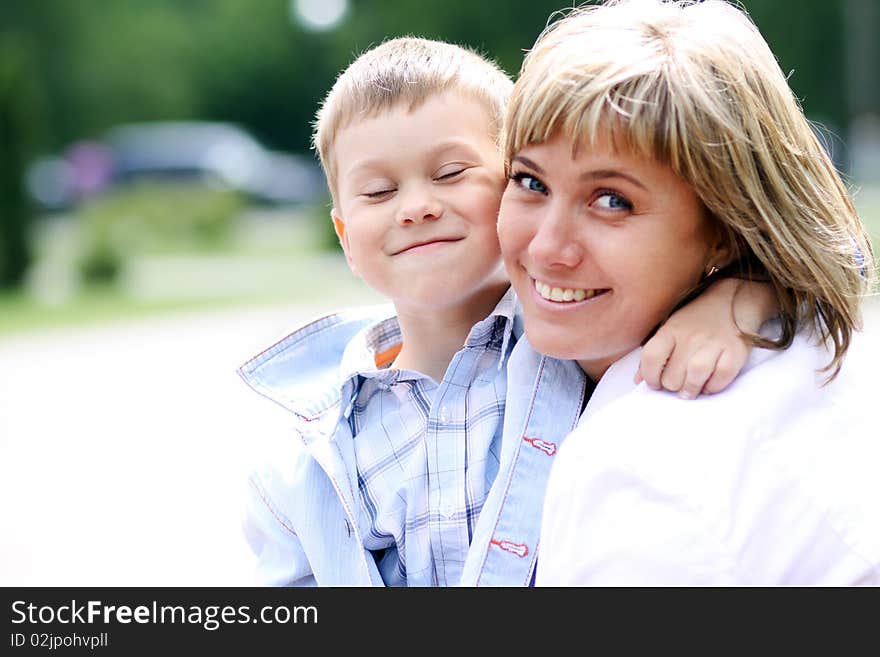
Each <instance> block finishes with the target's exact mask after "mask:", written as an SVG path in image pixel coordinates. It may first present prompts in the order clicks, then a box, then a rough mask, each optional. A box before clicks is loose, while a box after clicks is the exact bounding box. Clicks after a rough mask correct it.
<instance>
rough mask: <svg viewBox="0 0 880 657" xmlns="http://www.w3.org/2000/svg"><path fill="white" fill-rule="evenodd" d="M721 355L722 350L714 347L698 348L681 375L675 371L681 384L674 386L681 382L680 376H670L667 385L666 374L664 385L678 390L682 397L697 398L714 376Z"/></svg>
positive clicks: (669, 388)
mask: <svg viewBox="0 0 880 657" xmlns="http://www.w3.org/2000/svg"><path fill="white" fill-rule="evenodd" d="M720 357H721V352H720V351H719V350H718V349H716V348H713V347H704V348H702V349H700V350H698V351H697V352H696V353H694V354H693V355H692V356H691V357H690V359H689V360H688V362H687V363H686V365H685V367H684V368H683V370H684V371H683V372H682V373H681V374H680V375H678V373H677V372H675V373H673V376H680V385H678V387H677V388H676V387H674V386H675V385H676V384H678V383H679V379H678V378H670V380H669V385H666V383H667V381H666V377H665V376H664V377H663V387H664V388H666V389H667V390H671V391H673V392H676V391H677V392H678V396H679V397H681V398H682V399H696V398H697V396H699V394H700V393H701V392H705V385H706V383H707V382H708V381H709V379H711V378H712V376H714V372H715V370H716V368H717V364H718V361H719V360H720ZM667 369H668V366H667Z"/></svg>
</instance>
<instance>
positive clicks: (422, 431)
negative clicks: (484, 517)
mask: <svg viewBox="0 0 880 657" xmlns="http://www.w3.org/2000/svg"><path fill="white" fill-rule="evenodd" d="M515 309H516V299H515V296H514V294H513V291H512V290H509V291H508V292H507V294H506V295H505V296H504V297H503V298H502V299H501V301H500V302H499V303H498V305H497V306H496V308H495V310H494V311H493V312H492V313H491V315H489V317H487V318H486V319H485V320H483V321H481V322H479V323H477V324H476V325H475V326H474V327H473V329H472V330H471V332H470V334H469V335H468V338H467V340H466V342H465V344H464V347H463V348H462V349H461V350H460V351H459V352H458V353H456V354H455V356H454V357H453V359H452V362H451V363H450V365H449V368H448V369H447V371H446V375H445V376H444V378H443V380H442V381H441V382H440V383H439V384H438V383H436V382H434V381H433V379H431V378H430V377H428V376H426V375H424V374H421V373H419V372H414V371H411V370H397V369H390V368H387V367H386V368H384V369H383V368H377V366H376V364H375V363H376V359H377V355H379V354H383V353H387V352H388V351H390V350H392V349H393V348H394V347H396V346H397V345H399V344H400V341H401V336H400V328H399V326H398V324H397V320H396V319H394V318H391V319H387V320H385V321H382V322H380V323H378V324H375V325H373V326H370V327H368V328H367V329H365V330H363V331H361V333H360V334H359V335H358V336H356V337H355V339H354V340H352V342H351V343H350V344H349V346H348V348H347V349H346V352H345V355H344V357H343V362H342V369H341V373H342V375H343V380H344V382H343V389H342V399H343V400H346V399H350V403H349V405H348V408H347V410H346V412H345V415H347V418H348V422H349V425H350V427H351V432H352V435H353V437H354V451H355V460H356V464H357V482H358V489H359V492H360V496H359V497H360V507H361V508H360V514H359V517H358V524H359V530H360V531H359V533H360V535H361V536H362V537H363V545H364V547H365V548H366V549H368V550H370V551H371V552H372V553H373V555H374V557H375V558H376V562H377V565H378V568H379V572H380V574H381V576H382V579H383V581H384V582H385V584H387V585H389V586H406V585H409V586H437V585H440V586H448V585H454V584H457V583H458V582H459V580H460V579H461V575H462V568H463V566H464V562H465V557H466V556H467V553H468V548H469V547H470V544H471V540H472V538H473V535H474V525H475V523H476V520H477V517H478V516H479V514H480V510H481V509H482V507H483V504H484V502H485V501H486V496H487V495H488V493H489V489H490V488H491V486H492V483H493V481H494V480H495V477H496V475H497V474H498V467H499V452H500V444H501V435H502V428H503V417H504V406H505V395H506V393H507V377H506V368H505V364H506V360H507V356H508V355H509V354H510V351H511V349H512V348H513V344H514V342H515V338H514V339H511V338H512V336H513V318H514V313H515Z"/></svg>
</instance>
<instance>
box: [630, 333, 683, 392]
mask: <svg viewBox="0 0 880 657" xmlns="http://www.w3.org/2000/svg"><path fill="white" fill-rule="evenodd" d="M674 350H675V339H674V338H673V337H672V334H671V333H670V332H668V331H664V330H663V329H662V328H661V329H660V330H659V331H657V333H656V334H655V335H654V337H652V338H651V339H650V340H649V341H648V343H647V344H646V345H645V346H644V348H643V349H642V357H641V361H640V362H639V371H638V373H637V374H636V377H637V379H636V380H635V383H639V381H638V377H641V379H642V380H644V382H645V383H646V384H648V387H649V388H653V389H654V390H659V389H660V387H661V377H662V376H663V372H664V369H665V367H666V363H667V361H668V360H669V357H670V356H671V355H672V352H673V351H674Z"/></svg>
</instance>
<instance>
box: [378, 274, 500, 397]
mask: <svg viewBox="0 0 880 657" xmlns="http://www.w3.org/2000/svg"><path fill="white" fill-rule="evenodd" d="M509 287H510V284H509V283H508V282H507V281H505V282H504V283H503V284H499V285H496V286H492V287H490V288H487V289H485V290H483V291H482V292H481V294H480V298H479V299H471V300H469V301H468V303H467V304H461V305H459V306H456V307H447V308H437V309H434V308H432V309H425V308H405V307H400V306H398V305H396V310H397V321H398V323H399V324H400V333H401V336H402V339H403V347H402V348H401V350H400V354H399V355H398V356H397V358H396V359H395V360H394V364H393V367H395V368H397V369H407V370H414V371H416V372H421V373H422V374H427V375H428V376H430V377H431V378H432V379H434V381H436V382H438V383H439V382H440V381H442V380H443V377H444V376H445V375H446V369H447V368H448V367H449V363H450V362H451V361H452V358H453V356H455V354H456V353H457V352H458V351H459V350H460V349H461V348H462V346H464V343H465V340H467V336H468V334H469V333H470V331H471V329H472V328H473V327H474V324H476V323H477V322H479V321H481V320H483V319H486V317H488V316H489V313H491V312H492V311H493V310H494V309H495V306H497V305H498V302H499V301H500V300H501V297H503V296H504V293H505V292H507V289H508V288H509Z"/></svg>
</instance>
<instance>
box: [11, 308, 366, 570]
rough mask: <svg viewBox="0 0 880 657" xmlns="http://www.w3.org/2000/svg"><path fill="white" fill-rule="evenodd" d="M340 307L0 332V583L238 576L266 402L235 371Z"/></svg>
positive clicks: (246, 565)
mask: <svg viewBox="0 0 880 657" xmlns="http://www.w3.org/2000/svg"><path fill="white" fill-rule="evenodd" d="M371 303H372V302H371ZM338 307H339V303H338V302H337V303H336V304H334V305H332V306H327V307H322V306H320V305H312V306H309V307H284V308H279V307H275V308H271V309H261V310H237V311H232V312H230V311H225V312H213V313H208V314H205V313H200V314H194V315H187V316H176V317H173V318H167V317H166V318H164V319H154V320H149V321H146V320H140V321H136V322H129V323H124V324H117V325H113V326H106V327H101V328H91V329H76V330H65V331H60V330H59V331H44V332H41V333H39V334H36V335H33V336H21V337H10V338H4V339H2V340H0V372H2V377H0V499H2V500H3V502H2V505H0V526H2V527H3V530H2V535H0V586H165V585H168V586H200V585H202V586H222V585H230V586H235V585H249V584H251V583H252V582H251V573H252V564H251V560H250V551H249V549H248V547H247V545H246V543H245V541H244V539H243V535H242V533H241V531H240V528H239V521H240V516H241V513H240V501H241V499H242V497H243V491H244V488H243V487H244V483H245V478H246V474H247V468H248V463H249V461H248V459H249V458H250V453H249V451H248V444H249V441H250V440H251V439H252V438H253V437H254V436H256V435H258V433H259V427H257V426H255V425H254V418H255V417H257V418H259V417H260V416H267V413H270V414H271V413H274V412H275V411H273V410H271V409H273V408H274V406H273V405H272V404H271V403H269V402H267V401H265V400H263V399H262V398H260V397H258V396H257V395H256V394H254V393H253V392H251V391H250V390H249V389H248V388H247V387H246V386H245V385H244V384H243V383H242V382H241V381H240V379H239V378H238V376H237V375H236V374H235V369H236V367H238V365H240V364H241V363H242V362H243V361H244V360H246V359H247V358H249V357H250V356H252V355H254V354H255V353H257V352H258V351H260V350H261V349H263V348H264V347H266V346H268V345H269V344H271V343H272V342H273V341H274V340H275V339H277V338H279V337H282V336H283V335H286V334H287V333H288V332H289V331H290V330H292V329H293V328H295V327H296V326H297V325H298V324H300V323H302V322H303V321H305V320H308V319H311V318H312V317H315V316H317V315H318V314H319V313H322V312H326V311H329V310H334V309H336V308H338ZM251 403H253V406H251V405H250V404H251ZM254 411H255V412H254ZM267 417H268V416H267Z"/></svg>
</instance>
